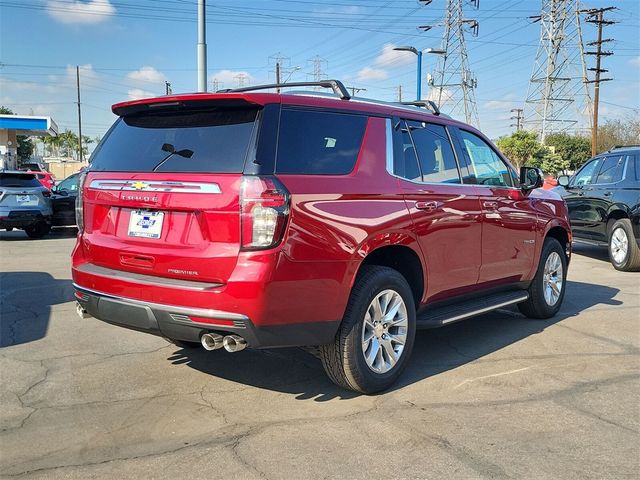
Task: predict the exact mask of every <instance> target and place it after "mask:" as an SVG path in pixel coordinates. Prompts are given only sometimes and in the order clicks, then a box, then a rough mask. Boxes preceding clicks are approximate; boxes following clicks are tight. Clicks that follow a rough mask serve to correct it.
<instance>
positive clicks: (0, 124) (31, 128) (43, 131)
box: [0, 115, 58, 137]
mask: <svg viewBox="0 0 640 480" xmlns="http://www.w3.org/2000/svg"><path fill="white" fill-rule="evenodd" d="M0 130H10V131H12V133H14V134H15V135H28V136H33V135H37V136H42V137H46V136H47V135H51V136H56V135H58V125H56V122H54V121H53V120H51V117H33V116H31V115H0Z"/></svg>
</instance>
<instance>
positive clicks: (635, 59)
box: [629, 55, 640, 67]
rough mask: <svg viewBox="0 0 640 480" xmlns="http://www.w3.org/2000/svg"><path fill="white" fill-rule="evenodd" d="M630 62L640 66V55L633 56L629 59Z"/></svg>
mask: <svg viewBox="0 0 640 480" xmlns="http://www.w3.org/2000/svg"><path fill="white" fill-rule="evenodd" d="M629 63H630V64H631V65H633V66H635V67H640V55H638V56H637V57H633V58H632V59H631V60H629Z"/></svg>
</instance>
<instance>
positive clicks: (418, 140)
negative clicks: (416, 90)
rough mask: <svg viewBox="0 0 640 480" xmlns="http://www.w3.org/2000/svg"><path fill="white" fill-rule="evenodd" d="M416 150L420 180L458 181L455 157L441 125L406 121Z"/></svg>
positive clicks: (429, 181)
mask: <svg viewBox="0 0 640 480" xmlns="http://www.w3.org/2000/svg"><path fill="white" fill-rule="evenodd" d="M407 125H408V126H409V131H410V133H411V137H412V138H413V143H414V144H415V148H416V149H417V151H418V159H419V160H420V169H421V170H422V181H423V182H427V183H460V175H459V173H458V166H457V164H456V157H455V155H454V153H453V148H452V147H451V143H450V142H449V137H448V136H447V132H446V130H445V129H444V127H443V126H442V125H434V124H430V123H424V122H415V121H410V122H407Z"/></svg>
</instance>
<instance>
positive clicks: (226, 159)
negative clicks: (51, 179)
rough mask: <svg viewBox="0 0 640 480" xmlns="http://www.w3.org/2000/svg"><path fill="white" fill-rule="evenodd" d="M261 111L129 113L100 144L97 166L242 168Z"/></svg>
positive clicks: (219, 170)
mask: <svg viewBox="0 0 640 480" xmlns="http://www.w3.org/2000/svg"><path fill="white" fill-rule="evenodd" d="M257 114H258V110H257V109H256V108H234V109H229V108H226V109H224V108H221V109H211V110H206V111H201V110H199V111H192V110H186V111H185V110H183V111H179V112H152V113H148V112H147V113H144V114H141V115H135V116H129V117H123V118H121V119H119V120H118V121H117V122H116V124H115V125H114V126H113V128H112V129H111V130H110V132H109V134H108V135H107V137H106V138H105V139H104V141H103V142H102V143H101V144H100V145H99V146H98V148H96V151H95V152H94V154H93V157H92V159H91V170H93V171H112V172H118V171H119V172H125V171H126V172H151V171H158V172H208V173H241V172H242V171H243V168H244V162H245V158H246V156H247V152H248V151H249V146H250V143H251V140H252V138H253V129H254V126H255V123H256V117H257Z"/></svg>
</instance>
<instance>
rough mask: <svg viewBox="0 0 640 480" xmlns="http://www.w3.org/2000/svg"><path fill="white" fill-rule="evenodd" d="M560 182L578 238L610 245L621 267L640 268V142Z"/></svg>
mask: <svg viewBox="0 0 640 480" xmlns="http://www.w3.org/2000/svg"><path fill="white" fill-rule="evenodd" d="M558 183H559V184H560V185H561V187H564V191H562V190H563V189H562V188H559V190H561V192H560V193H561V194H562V196H563V197H564V199H565V201H566V202H567V206H568V207H569V217H570V219H571V227H572V229H573V239H574V240H575V241H581V242H586V243H591V244H596V245H602V246H604V245H607V246H608V247H609V258H610V259H611V263H612V264H613V266H614V267H615V268H616V269H617V270H624V271H637V270H640V146H639V145H633V146H622V147H615V148H612V149H611V150H609V151H608V152H605V153H601V154H600V155H597V156H596V157H594V158H592V159H591V160H589V161H588V162H587V163H585V164H584V165H583V166H582V168H581V169H580V170H578V172H577V173H576V174H575V175H574V176H573V177H571V178H569V177H568V176H566V175H562V176H560V177H558Z"/></svg>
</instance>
